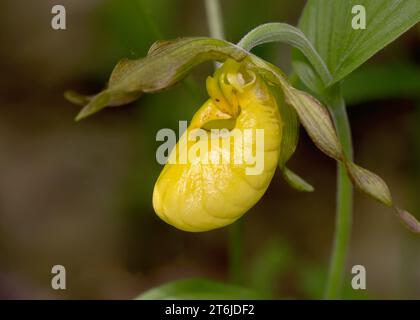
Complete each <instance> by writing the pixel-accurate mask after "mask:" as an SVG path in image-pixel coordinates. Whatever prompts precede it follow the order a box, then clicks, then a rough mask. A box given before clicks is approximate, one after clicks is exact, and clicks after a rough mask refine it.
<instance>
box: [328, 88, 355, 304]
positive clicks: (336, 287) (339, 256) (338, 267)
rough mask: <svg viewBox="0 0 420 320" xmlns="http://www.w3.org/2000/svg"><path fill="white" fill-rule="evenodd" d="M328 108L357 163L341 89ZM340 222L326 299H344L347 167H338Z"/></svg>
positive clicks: (348, 230)
mask: <svg viewBox="0 0 420 320" xmlns="http://www.w3.org/2000/svg"><path fill="white" fill-rule="evenodd" d="M330 97H331V99H330V101H329V103H327V106H328V108H329V110H330V112H331V114H332V117H333V119H334V123H335V127H336V130H337V135H338V138H339V140H340V142H341V144H342V146H343V151H344V154H345V155H346V156H347V158H349V159H351V160H352V159H353V147H352V141H351V131H350V125H349V121H348V116H347V111H346V106H345V103H344V99H343V97H342V95H341V90H340V88H339V85H337V86H336V87H335V88H333V89H332V93H331V95H330ZM336 201H337V202H336V206H337V207H336V222H335V234H334V244H333V251H332V255H331V261H330V269H329V274H328V280H327V287H326V291H325V299H340V298H341V291H342V290H341V289H342V284H343V278H344V272H345V268H346V258H347V252H348V248H349V243H350V234H351V226H352V209H353V187H352V184H351V181H350V178H349V177H348V175H347V172H346V170H345V167H344V165H343V164H341V163H339V164H338V167H337V200H336Z"/></svg>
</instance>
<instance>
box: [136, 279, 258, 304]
mask: <svg viewBox="0 0 420 320" xmlns="http://www.w3.org/2000/svg"><path fill="white" fill-rule="evenodd" d="M263 298H264V297H263V296H262V295H260V294H258V293H256V292H254V291H252V290H250V289H246V288H243V287H239V286H236V285H230V284H224V283H219V282H214V281H210V280H206V279H184V280H177V281H173V282H170V283H166V284H163V285H161V286H159V287H156V288H152V289H150V290H148V291H146V292H144V293H142V294H141V295H139V296H138V297H137V298H135V299H136V300H255V299H263Z"/></svg>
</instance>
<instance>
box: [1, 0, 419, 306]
mask: <svg viewBox="0 0 420 320" xmlns="http://www.w3.org/2000/svg"><path fill="white" fill-rule="evenodd" d="M304 3H305V2H304V1H303V0H296V1H287V0H264V1H254V0H225V1H222V9H223V18H224V24H225V33H226V37H227V39H228V40H230V41H232V42H237V41H238V40H239V39H240V38H241V36H242V35H244V34H245V33H246V32H248V31H249V30H250V29H251V28H253V27H255V26H257V25H259V24H261V23H265V22H273V21H282V22H287V23H290V24H293V25H296V24H297V21H298V18H299V14H300V12H301V10H302V8H303V6H304ZM54 4H63V5H65V7H66V9H67V30H65V31H54V30H53V29H52V28H51V26H50V22H51V18H52V14H51V8H52V6H53V5H54ZM205 35H208V28H207V24H206V15H205V10H204V4H203V2H202V1H197V0H176V1H174V0H62V1H50V0H42V1H29V0H2V1H1V2H0V43H1V44H0V72H1V73H0V74H1V77H0V114H1V116H0V298H3V299H17V298H21V299H28V298H35V299H46V298H54V299H62V298H64V299H69V298H81V299H85V298H92V299H104V298H112V299H131V298H133V297H135V296H137V295H138V294H140V293H142V292H144V291H145V290H147V289H149V288H152V287H154V286H157V285H160V284H162V283H165V282H167V281H171V280H175V279H181V278H186V277H192V276H194V277H196V276H198V277H208V278H211V279H214V280H218V281H227V280H228V255H227V242H228V228H224V229H221V230H216V231H212V232H207V233H200V234H191V233H185V232H181V231H178V230H176V229H174V228H173V227H171V226H169V225H166V224H165V223H163V222H162V221H160V220H159V219H158V218H157V216H156V215H155V214H154V212H153V208H152V203H151V196H152V191H153V186H154V183H155V180H156V178H157V176H158V174H159V172H160V170H161V166H160V165H159V164H157V162H156V160H155V151H156V148H157V147H158V143H157V142H156V140H155V135H156V132H157V131H158V130H159V129H161V128H164V127H168V128H173V129H175V130H176V129H177V126H178V121H179V120H187V119H190V117H191V115H192V114H193V113H194V110H196V108H198V107H199V106H200V105H201V103H202V102H203V101H204V99H205V86H204V80H205V77H206V76H207V75H208V74H210V73H211V72H212V68H213V65H212V64H211V63H207V64H204V65H202V66H200V67H199V68H197V69H196V71H195V72H194V74H193V75H192V76H191V77H190V79H189V81H188V83H187V84H180V85H178V86H176V87H175V88H173V89H171V90H170V91H166V92H163V93H160V94H155V95H146V96H144V97H143V98H142V99H141V100H139V101H138V102H136V103H133V104H131V105H129V106H124V107H121V108H112V109H106V110H104V111H102V112H100V113H99V114H97V115H95V116H94V117H91V118H89V119H87V120H84V121H82V122H80V123H76V122H74V121H73V119H74V117H75V115H76V114H77V112H78V110H79V108H78V107H77V106H74V105H72V104H70V103H68V102H67V101H65V100H64V98H63V92H64V91H65V90H67V89H76V90H78V91H81V92H84V93H94V92H97V91H98V90H100V89H101V88H102V86H103V85H104V84H105V82H106V80H107V78H108V76H109V73H110V72H111V70H112V68H113V66H114V65H115V63H116V62H117V61H118V60H119V59H120V58H122V57H128V58H136V57H141V56H144V55H145V54H146V52H147V49H148V47H149V46H150V45H151V44H152V43H153V42H154V41H155V40H158V39H171V38H176V37H180V36H205ZM419 37H420V30H419V28H418V26H416V27H414V28H413V29H411V30H410V31H409V32H408V33H406V34H405V35H403V36H402V37H401V38H399V39H398V40H397V41H396V42H394V43H392V44H391V45H390V46H388V47H387V48H385V49H384V50H383V51H381V52H380V53H379V54H377V55H376V56H375V57H374V58H373V59H371V60H370V61H369V62H368V63H367V64H365V65H364V66H363V67H362V68H361V69H359V70H358V71H357V72H355V73H354V74H353V75H351V76H350V77H349V78H348V80H347V81H346V82H345V83H344V92H345V96H346V100H347V103H348V110H349V116H350V121H351V125H352V130H353V139H354V148H355V158H356V162H358V163H360V164H362V165H363V166H364V167H366V168H369V169H371V170H373V171H374V172H376V173H378V174H380V175H381V176H382V177H383V178H384V179H385V180H386V181H387V182H388V184H389V186H390V187H391V189H392V191H393V194H394V197H395V198H396V201H397V203H400V204H404V207H406V208H407V209H409V211H411V212H413V213H414V214H416V215H417V217H420V196H419V190H420V140H419V139H420V127H419V123H420V88H419V85H420V67H419V63H420V55H419V53H420V42H419ZM255 52H256V53H257V54H259V55H261V56H262V57H264V58H265V59H267V60H269V61H271V62H273V63H276V64H278V65H279V66H281V67H282V68H283V70H285V71H286V72H290V71H291V67H290V48H289V47H287V46H285V45H278V44H269V45H264V46H262V47H261V48H258V49H257V50H255ZM290 167H291V168H293V170H294V171H296V172H298V173H299V174H301V175H302V176H303V177H305V178H306V179H307V180H308V181H310V182H311V183H312V184H313V185H314V186H315V188H316V190H315V192H313V193H312V194H305V193H299V192H297V191H294V190H292V189H291V188H290V187H289V186H288V185H287V184H286V183H285V182H284V181H283V180H282V178H281V176H280V174H278V173H277V174H276V176H275V177H274V179H273V182H272V184H271V186H270V188H269V190H268V192H267V193H266V194H265V196H264V197H263V199H262V200H261V201H260V202H259V203H258V204H257V205H256V206H255V207H254V208H253V209H252V210H250V212H248V213H247V214H246V215H245V217H244V218H243V223H244V228H245V241H246V250H245V260H244V264H243V272H244V273H245V275H246V278H245V285H246V286H248V287H250V288H254V289H257V290H260V291H264V292H266V293H267V294H270V295H271V296H272V297H274V298H302V299H314V298H321V297H322V291H323V289H324V285H325V279H326V272H327V267H328V262H329V255H330V252H331V247H332V240H333V230H334V209H335V162H334V161H332V160H330V159H328V158H327V157H326V156H324V155H323V154H321V152H320V151H318V150H317V149H316V148H315V147H314V145H313V144H312V143H311V142H310V140H309V139H308V137H307V135H306V133H305V132H304V131H303V130H302V134H301V139H300V143H299V146H298V150H297V152H296V154H295V156H294V157H293V158H292V160H291V162H290ZM56 264H62V265H64V266H65V267H66V270H67V289H66V290H64V291H55V290H52V289H51V285H50V281H51V277H52V275H51V267H52V266H53V265H56ZM355 264H362V265H364V266H365V267H366V270H367V290H366V291H364V292H360V291H353V290H352V289H350V279H351V273H350V269H351V266H353V265H355ZM347 269H348V272H347V276H348V278H347V279H346V281H345V286H346V290H345V292H346V293H345V297H347V298H355V299H365V298H384V299H389V298H397V299H399V298H408V299H420V239H419V238H416V237H414V236H413V235H411V234H409V232H408V231H407V230H405V229H404V228H403V227H402V226H401V225H400V224H399V222H398V220H397V219H396V218H395V217H394V216H393V213H392V212H391V211H390V210H389V209H387V208H385V207H384V206H382V205H380V204H377V203H375V202H373V201H371V200H370V199H368V198H367V197H365V196H364V195H360V194H359V193H356V195H355V207H354V227H353V232H352V241H351V251H350V256H349V259H348V268H347Z"/></svg>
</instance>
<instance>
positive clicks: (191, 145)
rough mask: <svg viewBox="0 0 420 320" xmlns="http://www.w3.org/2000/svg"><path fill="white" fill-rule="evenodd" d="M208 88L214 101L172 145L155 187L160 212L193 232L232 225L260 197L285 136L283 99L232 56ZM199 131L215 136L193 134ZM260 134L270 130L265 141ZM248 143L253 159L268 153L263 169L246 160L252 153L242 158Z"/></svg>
mask: <svg viewBox="0 0 420 320" xmlns="http://www.w3.org/2000/svg"><path fill="white" fill-rule="evenodd" d="M207 91H208V94H209V96H210V99H209V100H207V101H206V102H205V103H204V104H203V106H202V107H201V108H200V109H199V110H198V111H197V113H196V114H195V115H194V117H193V119H192V121H191V123H190V126H189V127H188V129H187V131H186V132H185V133H184V134H183V135H182V137H181V138H180V140H179V141H178V143H177V145H176V146H175V148H174V149H173V150H172V152H171V154H170V156H169V161H168V163H167V164H166V165H165V167H164V168H163V170H162V172H161V174H160V176H159V178H158V180H157V182H156V184H155V188H154V191H153V207H154V209H155V211H156V213H157V215H158V216H159V217H160V218H161V219H163V220H164V221H165V222H167V223H169V224H171V225H173V226H174V227H176V228H178V229H181V230H184V231H191V232H199V231H208V230H212V229H215V228H220V227H223V226H226V225H228V224H231V223H232V222H234V221H235V220H237V219H238V218H240V217H241V216H242V215H243V214H244V213H246V212H247V211H248V210H249V209H250V208H251V207H253V206H254V205H255V204H256V203H257V202H258V200H259V199H260V198H261V197H262V196H263V194H264V193H265V191H266V190H267V188H268V186H269V184H270V181H271V179H272V178H273V175H274V172H275V170H276V168H277V165H278V161H279V154H280V142H281V138H282V121H281V118H280V114H279V110H278V106H277V102H276V99H275V98H274V96H273V95H272V93H271V92H270V90H269V88H268V86H267V84H266V83H265V82H264V80H263V79H262V78H261V77H260V76H259V75H258V74H256V73H254V72H252V71H250V70H246V69H245V68H244V66H242V65H241V64H240V63H237V62H235V61H233V60H227V61H226V62H225V63H224V64H223V65H222V67H220V68H219V69H218V70H216V72H215V74H214V76H213V77H209V78H208V79H207ZM216 128H219V129H221V128H225V129H228V130H226V131H227V134H225V135H218V136H216V137H214V136H211V135H210V131H211V129H216ZM194 129H205V130H206V131H207V132H208V133H209V134H208V135H205V136H201V137H200V139H191V138H189V137H190V136H191V135H190V133H191V132H193V131H194ZM257 129H259V130H257ZM261 129H262V130H261ZM246 131H248V132H252V135H251V137H250V138H249V135H248V138H244V137H245V136H247V135H246V134H244V133H245V132H246ZM257 131H259V132H260V133H261V132H262V133H263V144H262V146H259V142H260V141H257V139H258V134H257ZM235 133H242V137H243V138H244V140H242V143H240V142H239V141H241V140H240V139H237V140H235V137H236V135H235ZM260 140H261V139H260ZM247 145H248V146H251V148H250V149H252V154H253V156H254V157H255V156H256V155H257V154H258V151H261V153H262V155H263V158H262V161H263V167H262V169H261V170H260V171H258V170H257V171H256V172H257V174H255V172H252V170H251V169H252V168H253V167H254V168H255V166H256V163H250V161H246V160H250V158H246V157H243V158H245V159H243V160H244V161H242V162H241V161H235V154H241V151H242V154H243V155H244V154H245V153H246V146H247ZM239 149H241V150H239ZM203 150H205V151H204V152H203ZM195 151H199V152H200V153H199V154H198V156H197V157H195V158H194V160H192V159H191V157H189V155H191V154H194V153H196V152H195ZM236 151H238V152H237V153H235V152H236ZM206 159H207V160H206ZM217 159H219V161H218V162H217ZM260 160H261V159H260ZM257 161H258V159H256V160H255V162H257ZM254 171H255V170H254ZM250 173H252V174H250Z"/></svg>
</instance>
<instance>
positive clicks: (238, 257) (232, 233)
mask: <svg viewBox="0 0 420 320" xmlns="http://www.w3.org/2000/svg"><path fill="white" fill-rule="evenodd" d="M204 3H205V7H206V15H207V22H208V26H209V31H210V36H211V37H212V38H217V39H224V38H225V34H224V32H223V23H222V14H221V10H220V3H219V0H205V1H204ZM215 66H216V67H217V64H216V65H215ZM243 229H244V228H243V221H242V220H239V221H237V222H235V223H234V224H233V225H231V226H230V227H229V278H230V281H232V282H234V283H238V284H241V283H243V279H244V278H243V271H242V270H243V248H244V235H243V233H244V230H243Z"/></svg>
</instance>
